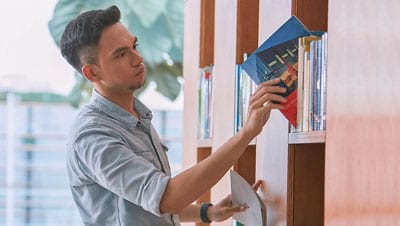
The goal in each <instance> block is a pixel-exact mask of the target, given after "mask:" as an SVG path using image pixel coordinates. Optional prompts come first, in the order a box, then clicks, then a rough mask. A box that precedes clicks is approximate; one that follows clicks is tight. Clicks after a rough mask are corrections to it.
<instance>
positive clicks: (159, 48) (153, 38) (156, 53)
mask: <svg viewBox="0 0 400 226" xmlns="http://www.w3.org/2000/svg"><path fill="white" fill-rule="evenodd" d="M128 16H129V18H130V20H129V22H128V23H129V24H128V29H129V30H130V31H131V32H132V33H133V34H134V35H136V36H137V37H138V40H139V42H138V43H139V46H138V50H139V52H140V54H141V55H142V56H143V58H144V60H145V61H146V62H147V63H148V64H149V65H155V64H157V63H160V62H162V61H164V58H163V54H165V53H167V52H168V51H169V50H170V49H171V47H172V40H171V36H170V33H169V30H168V28H167V25H166V21H165V20H162V19H161V17H160V18H159V19H158V20H157V21H156V22H155V23H154V24H153V26H152V27H150V28H148V27H144V26H143V25H142V24H141V23H140V21H139V19H138V17H137V16H136V15H135V14H133V13H132V14H130V15H128Z"/></svg>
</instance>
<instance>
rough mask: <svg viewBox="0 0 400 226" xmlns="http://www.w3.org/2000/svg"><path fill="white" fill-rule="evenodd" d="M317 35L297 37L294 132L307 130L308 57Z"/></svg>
mask: <svg viewBox="0 0 400 226" xmlns="http://www.w3.org/2000/svg"><path fill="white" fill-rule="evenodd" d="M318 39H319V37H318V36H315V35H312V36H307V37H301V38H299V44H298V45H299V47H298V49H299V51H298V65H299V67H298V72H297V128H296V132H305V131H308V102H309V89H310V85H309V81H310V73H309V58H310V54H309V52H310V42H311V41H315V40H318ZM304 109H306V110H304Z"/></svg>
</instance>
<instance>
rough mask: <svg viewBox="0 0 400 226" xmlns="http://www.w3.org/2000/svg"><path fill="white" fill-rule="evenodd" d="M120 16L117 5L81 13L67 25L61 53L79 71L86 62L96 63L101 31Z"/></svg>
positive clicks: (61, 42)
mask: <svg viewBox="0 0 400 226" xmlns="http://www.w3.org/2000/svg"><path fill="white" fill-rule="evenodd" d="M120 17H121V13H120V11H119V9H118V7H116V6H111V7H109V8H107V9H105V10H92V11H88V12H84V13H82V14H80V15H79V16H78V17H77V18H76V19H74V20H72V21H71V22H69V23H68V25H67V26H66V27H65V30H64V32H63V34H62V36H61V40H60V49H61V54H62V55H63V57H64V58H65V59H66V60H67V61H68V63H70V64H71V65H72V66H73V67H74V68H75V70H77V71H78V72H81V67H82V65H83V64H84V63H96V62H97V45H98V42H99V40H100V37H101V33H102V32H103V30H104V29H106V28H107V27H109V26H111V25H113V24H115V23H118V22H119V19H120Z"/></svg>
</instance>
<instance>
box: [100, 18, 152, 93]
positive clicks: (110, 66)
mask: <svg viewBox="0 0 400 226" xmlns="http://www.w3.org/2000/svg"><path fill="white" fill-rule="evenodd" d="M136 46H137V37H135V36H133V35H132V34H130V33H129V32H128V30H126V28H125V27H124V26H123V25H122V24H121V23H116V24H114V25H112V26H110V27H108V28H106V29H105V30H104V31H103V32H102V34H101V38H100V40H99V44H98V65H99V73H100V74H101V80H100V81H99V84H98V85H99V86H101V87H102V88H103V89H106V90H107V91H109V92H123V93H132V92H133V91H135V90H137V89H139V88H140V87H142V86H143V84H144V81H145V67H144V64H143V58H142V56H141V55H140V54H139V52H138V51H137V50H136Z"/></svg>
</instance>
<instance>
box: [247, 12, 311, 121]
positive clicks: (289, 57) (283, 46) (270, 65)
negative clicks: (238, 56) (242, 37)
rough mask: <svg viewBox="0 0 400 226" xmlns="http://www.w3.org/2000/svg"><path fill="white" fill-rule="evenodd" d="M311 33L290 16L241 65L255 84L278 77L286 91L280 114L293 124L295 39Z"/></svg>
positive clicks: (296, 52)
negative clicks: (285, 99)
mask: <svg viewBox="0 0 400 226" xmlns="http://www.w3.org/2000/svg"><path fill="white" fill-rule="evenodd" d="M310 35H312V33H311V32H310V31H309V30H308V29H307V28H306V26H304V24H303V23H302V22H301V21H300V20H299V19H298V18H297V17H296V16H292V17H290V18H289V19H288V20H287V21H286V22H285V23H284V24H282V25H281V26H280V27H279V28H278V29H277V30H276V31H275V32H274V33H273V34H272V35H271V36H270V37H269V38H267V40H266V41H265V42H264V43H263V44H262V45H261V46H259V47H258V48H257V49H256V50H255V51H254V52H253V53H252V54H251V55H250V56H249V57H248V58H247V59H246V60H245V61H244V62H243V64H242V65H241V67H242V69H243V70H245V71H246V73H247V74H248V75H249V76H250V77H251V79H252V80H253V81H254V82H255V83H256V84H257V85H258V84H260V83H262V82H265V81H268V80H271V79H274V78H277V77H279V78H280V79H281V82H280V83H279V84H278V85H279V86H282V87H285V88H286V89H287V92H286V93H284V94H283V97H285V98H287V102H286V103H283V104H282V105H283V106H284V107H285V108H284V109H282V110H281V112H282V113H283V115H284V116H285V117H286V118H287V119H288V120H289V122H290V124H292V125H293V126H294V127H297V69H298V39H299V38H300V37H304V36H310Z"/></svg>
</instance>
